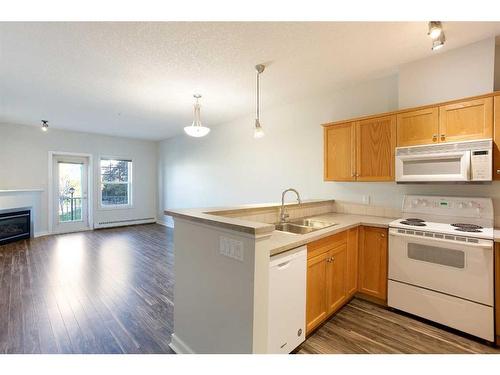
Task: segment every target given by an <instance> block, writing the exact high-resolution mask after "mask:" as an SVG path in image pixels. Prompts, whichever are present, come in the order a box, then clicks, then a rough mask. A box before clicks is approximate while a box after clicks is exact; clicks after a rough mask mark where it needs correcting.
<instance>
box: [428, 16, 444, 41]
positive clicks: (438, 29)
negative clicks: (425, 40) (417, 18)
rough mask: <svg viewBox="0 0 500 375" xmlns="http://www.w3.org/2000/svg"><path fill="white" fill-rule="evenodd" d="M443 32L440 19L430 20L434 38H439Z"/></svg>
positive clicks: (431, 34) (430, 32)
mask: <svg viewBox="0 0 500 375" xmlns="http://www.w3.org/2000/svg"><path fill="white" fill-rule="evenodd" d="M442 33H443V26H442V25H441V22H440V21H430V22H429V32H428V33H427V35H429V36H430V37H431V38H432V39H433V40H436V39H437V38H439V36H440V35H441V34H442Z"/></svg>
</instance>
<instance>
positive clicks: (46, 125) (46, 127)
mask: <svg viewBox="0 0 500 375" xmlns="http://www.w3.org/2000/svg"><path fill="white" fill-rule="evenodd" d="M47 130H49V122H48V121H47V120H42V131H44V132H46V131H47Z"/></svg>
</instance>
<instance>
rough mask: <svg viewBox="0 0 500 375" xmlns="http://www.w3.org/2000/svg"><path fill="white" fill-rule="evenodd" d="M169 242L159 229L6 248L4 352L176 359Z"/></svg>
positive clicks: (1, 265) (1, 268) (1, 307)
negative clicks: (164, 355)
mask: <svg viewBox="0 0 500 375" xmlns="http://www.w3.org/2000/svg"><path fill="white" fill-rule="evenodd" d="M171 241H172V235H171V230H170V229H168V228H165V227H162V226H160V225H157V224H153V225H140V226H131V227H123V228H114V229H102V230H96V231H91V232H80V233H71V234H64V235H57V236H47V237H41V238H36V239H32V240H29V241H20V242H16V243H11V244H7V245H4V246H0V353H171V350H170V348H169V347H168V343H169V342H170V334H171V333H172V329H173V285H174V277H173V263H174V256H173V251H172V242H171Z"/></svg>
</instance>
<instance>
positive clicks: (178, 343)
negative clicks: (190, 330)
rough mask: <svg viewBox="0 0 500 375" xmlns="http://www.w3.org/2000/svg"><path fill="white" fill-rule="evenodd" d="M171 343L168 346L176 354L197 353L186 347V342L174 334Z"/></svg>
mask: <svg viewBox="0 0 500 375" xmlns="http://www.w3.org/2000/svg"><path fill="white" fill-rule="evenodd" d="M170 338H171V341H170V344H168V346H170V349H172V350H173V351H174V352H175V353H176V354H195V352H194V351H193V350H192V349H191V348H190V347H189V346H187V345H186V343H185V342H184V341H182V340H181V339H180V338H178V337H177V336H176V335H175V333H172V335H171V336H170Z"/></svg>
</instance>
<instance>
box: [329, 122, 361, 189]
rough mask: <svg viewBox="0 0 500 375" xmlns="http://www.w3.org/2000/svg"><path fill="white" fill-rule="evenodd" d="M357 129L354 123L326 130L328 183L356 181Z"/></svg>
mask: <svg viewBox="0 0 500 375" xmlns="http://www.w3.org/2000/svg"><path fill="white" fill-rule="evenodd" d="M354 132H355V127H354V123H353V122H349V123H345V124H339V125H335V126H329V127H325V128H324V142H325V145H324V159H325V160H324V168H325V171H324V178H325V180H326V181H354V180H355V179H356V177H355V172H354V168H355V165H354V160H355V159H354V158H355V154H354V147H355V142H354V139H355V133H354Z"/></svg>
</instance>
